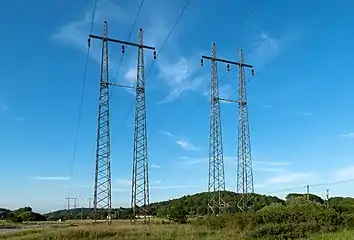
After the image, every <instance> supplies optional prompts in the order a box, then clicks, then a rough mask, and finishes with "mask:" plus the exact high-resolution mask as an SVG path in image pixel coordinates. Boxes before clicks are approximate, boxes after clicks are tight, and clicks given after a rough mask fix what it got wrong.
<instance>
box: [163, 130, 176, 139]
mask: <svg viewBox="0 0 354 240" xmlns="http://www.w3.org/2000/svg"><path fill="white" fill-rule="evenodd" d="M160 134H163V135H166V136H169V137H172V138H174V137H176V136H175V135H174V134H172V133H170V132H167V131H163V130H162V131H160Z"/></svg>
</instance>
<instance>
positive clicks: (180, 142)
mask: <svg viewBox="0 0 354 240" xmlns="http://www.w3.org/2000/svg"><path fill="white" fill-rule="evenodd" d="M160 134H163V135H166V136H168V137H171V138H173V139H175V141H176V144H177V145H179V146H180V147H181V148H183V149H184V150H187V151H198V150H200V148H198V147H196V146H194V145H193V144H192V143H190V142H189V141H188V140H186V139H183V138H181V137H178V136H176V135H174V134H172V133H170V132H168V131H160Z"/></svg>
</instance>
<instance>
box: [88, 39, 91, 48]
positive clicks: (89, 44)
mask: <svg viewBox="0 0 354 240" xmlns="http://www.w3.org/2000/svg"><path fill="white" fill-rule="evenodd" d="M87 44H88V47H91V38H90V37H89V38H88V39H87Z"/></svg>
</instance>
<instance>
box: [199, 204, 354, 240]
mask: <svg viewBox="0 0 354 240" xmlns="http://www.w3.org/2000/svg"><path fill="white" fill-rule="evenodd" d="M194 223H195V224H202V225H208V227H210V228H213V229H216V230H217V229H223V228H232V229H233V230H234V231H237V232H243V233H246V234H247V235H248V236H249V237H250V238H260V237H270V238H272V239H295V238H301V237H307V236H308V235H309V234H312V233H317V232H335V231H337V230H341V229H354V213H350V212H346V213H340V212H338V211H336V209H335V207H331V206H327V205H326V204H322V203H320V202H318V201H315V202H314V201H308V200H305V199H303V198H294V199H291V200H288V201H287V202H286V203H284V204H274V205H270V206H266V207H264V208H262V209H260V210H258V211H255V212H251V211H249V212H245V213H234V214H228V213H225V214H221V215H219V216H214V217H209V218H206V219H204V220H198V221H195V222H194Z"/></svg>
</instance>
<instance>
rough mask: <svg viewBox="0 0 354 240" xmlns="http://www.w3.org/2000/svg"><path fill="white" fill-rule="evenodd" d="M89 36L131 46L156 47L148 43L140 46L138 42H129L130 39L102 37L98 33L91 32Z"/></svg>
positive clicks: (150, 48) (152, 48) (151, 48)
mask: <svg viewBox="0 0 354 240" xmlns="http://www.w3.org/2000/svg"><path fill="white" fill-rule="evenodd" d="M89 37H90V38H94V39H99V40H105V39H107V41H108V42H114V43H120V44H123V45H130V46H134V47H140V48H145V49H149V50H155V48H154V47H151V46H147V45H141V46H140V45H139V44H137V43H133V42H128V41H122V40H119V39H114V38H105V37H102V36H96V35H92V34H90V35H89Z"/></svg>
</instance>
